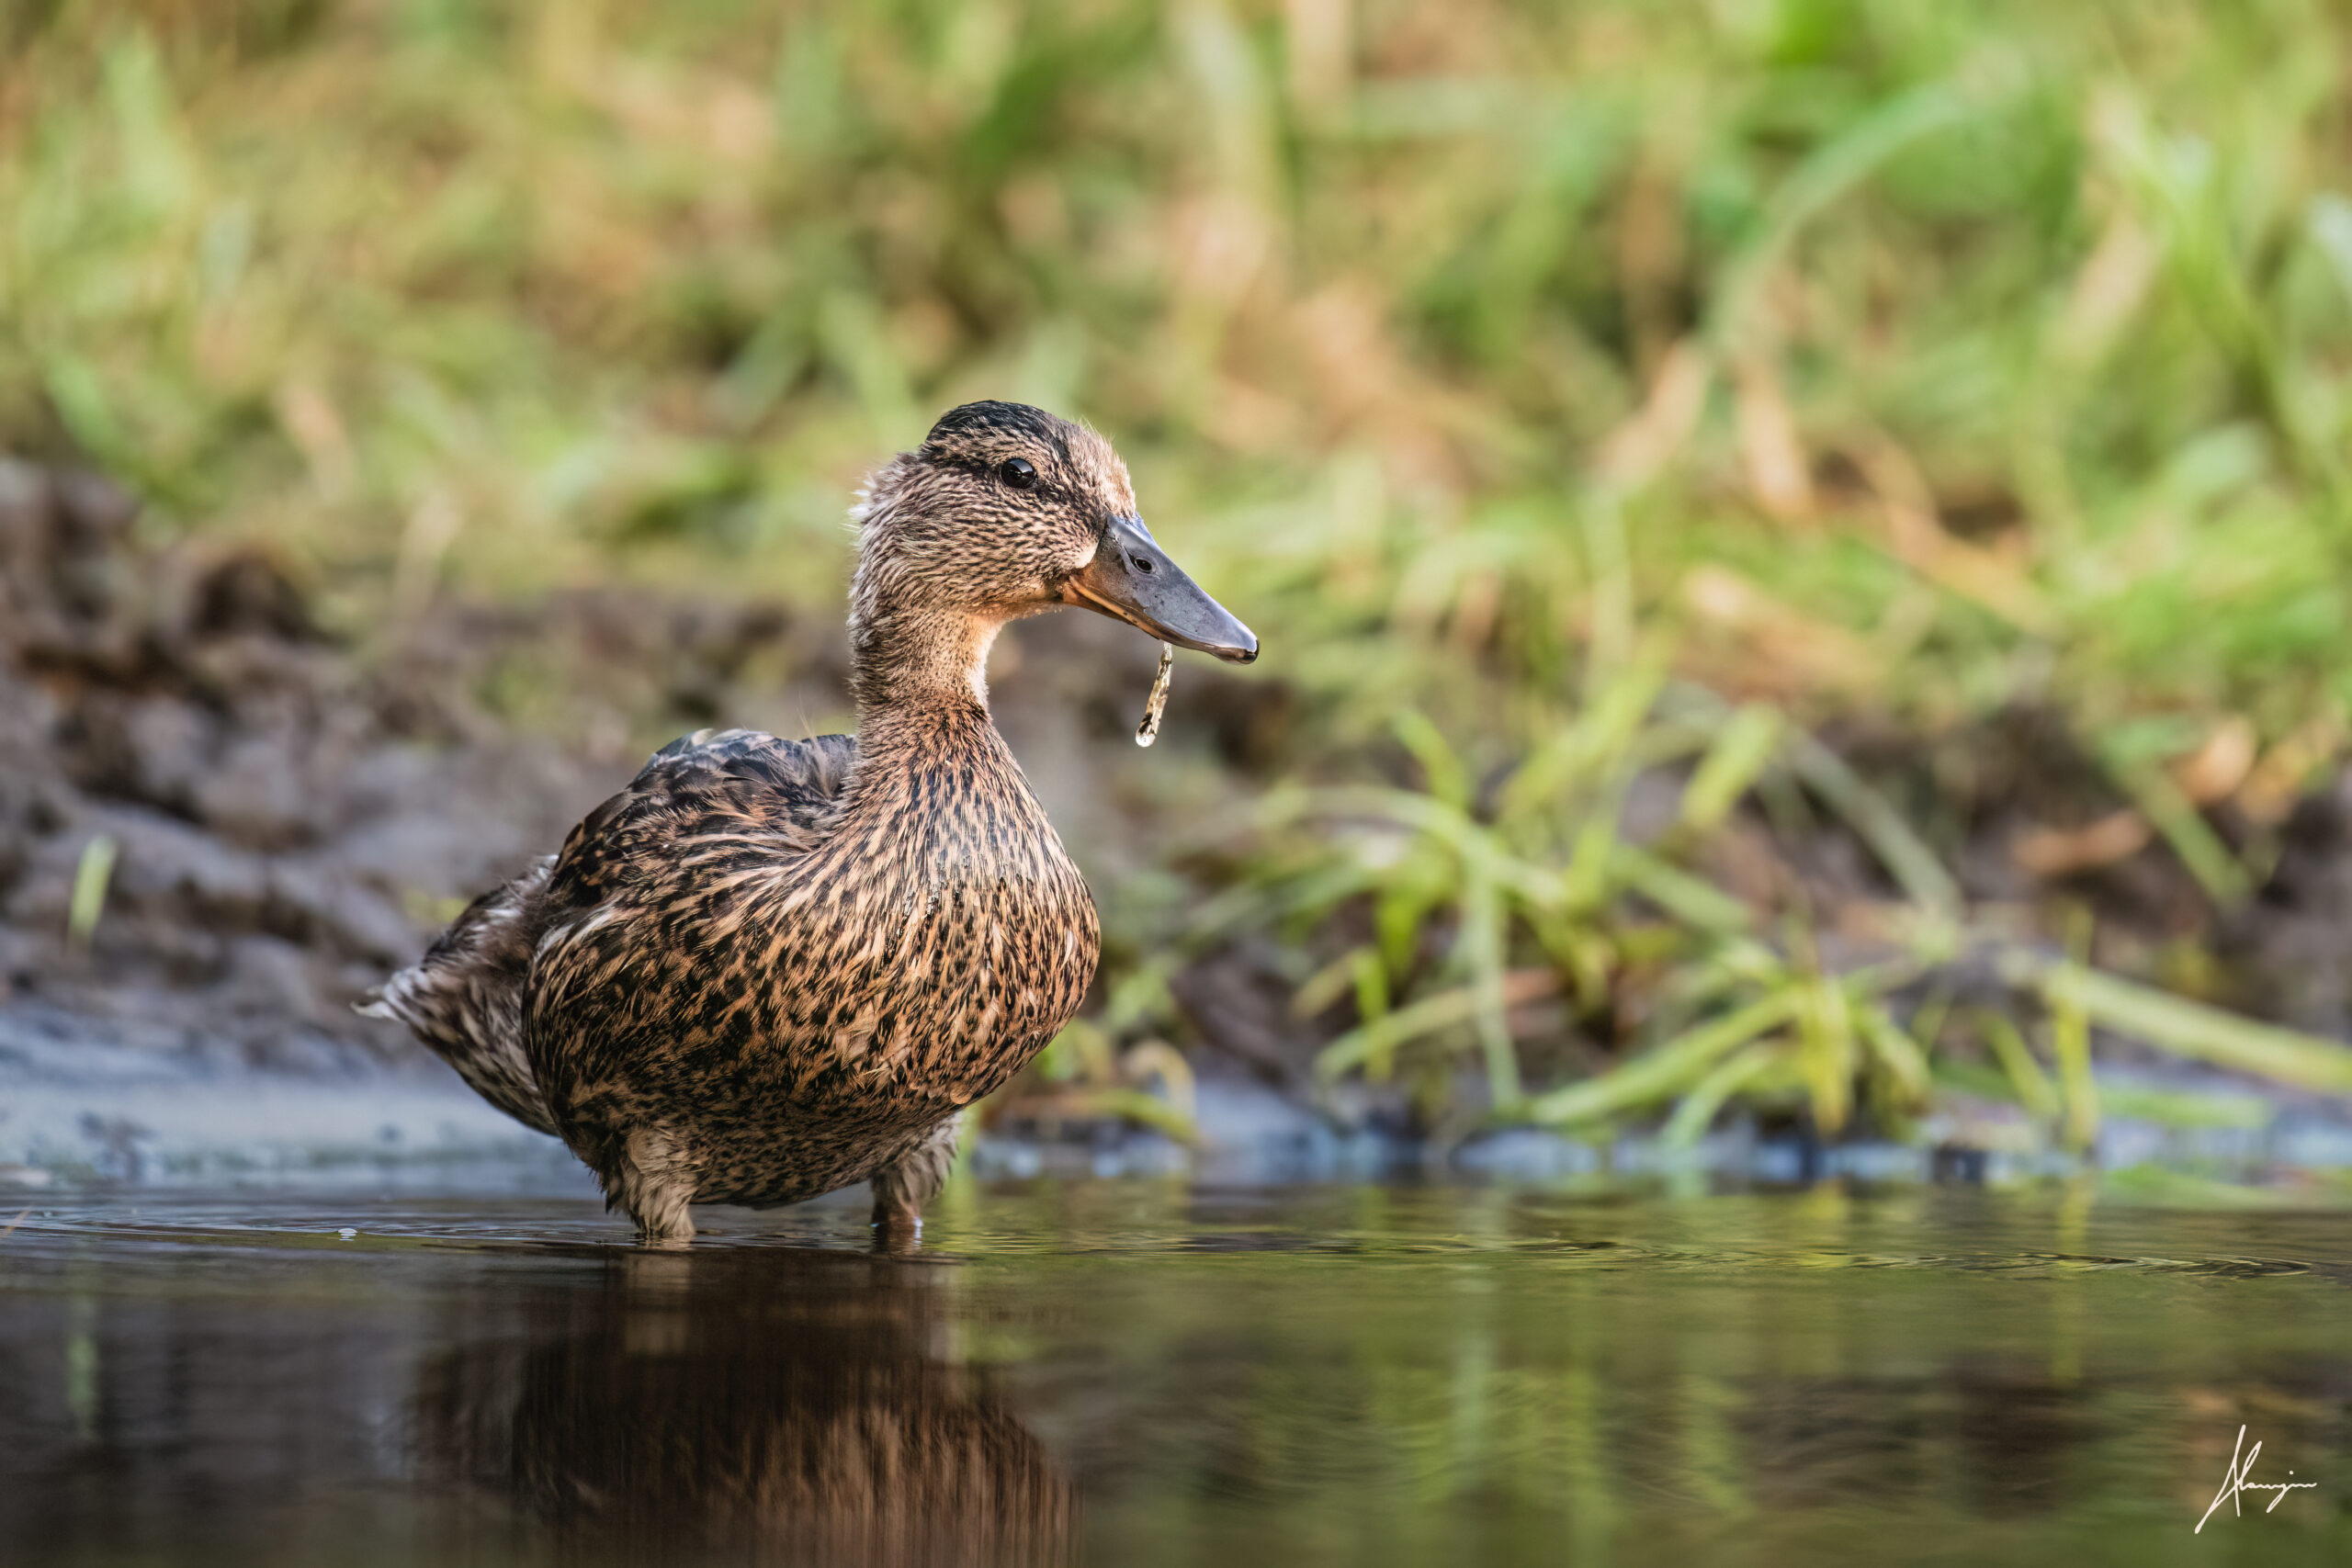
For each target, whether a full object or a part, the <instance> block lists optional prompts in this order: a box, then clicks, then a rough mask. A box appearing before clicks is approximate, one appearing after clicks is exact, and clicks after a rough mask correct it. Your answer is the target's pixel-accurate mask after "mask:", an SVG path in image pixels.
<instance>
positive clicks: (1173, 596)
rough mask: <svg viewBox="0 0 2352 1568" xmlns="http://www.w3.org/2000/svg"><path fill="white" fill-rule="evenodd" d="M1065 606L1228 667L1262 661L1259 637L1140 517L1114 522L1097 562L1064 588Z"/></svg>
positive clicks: (1118, 519)
mask: <svg viewBox="0 0 2352 1568" xmlns="http://www.w3.org/2000/svg"><path fill="white" fill-rule="evenodd" d="M1061 602H1062V603H1063V604H1075V605H1078V606H1079V607H1080V609H1086V610H1092V611H1093V612H1094V613H1095V614H1097V615H1108V616H1110V617H1111V618H1112V619H1113V620H1118V621H1125V622H1126V623H1127V625H1129V626H1135V627H1137V628H1138V629H1140V630H1143V631H1147V632H1149V633H1150V634H1151V635H1152V636H1153V637H1158V638H1159V640H1160V641H1162V642H1172V643H1174V644H1175V645H1176V646H1177V647H1179V648H1189V649H1194V650H1196V651H1198V652H1201V653H1213V654H1215V655H1216V657H1217V658H1219V659H1222V660H1225V661H1226V662H1227V663H1228V664H1247V663H1249V662H1250V660H1253V659H1255V658H1257V657H1258V639H1257V637H1256V636H1255V635H1253V634H1252V633H1251V632H1250V628H1249V627H1248V626H1243V625H1242V624H1241V623H1240V622H1239V621H1237V620H1235V619H1234V618H1233V613H1232V612H1231V611H1229V610H1227V608H1226V607H1225V606H1224V605H1222V604H1218V603H1217V602H1216V600H1214V599H1212V598H1210V597H1209V596H1208V595H1207V594H1206V593H1204V592H1201V587H1200V584H1198V583H1196V582H1194V581H1193V580H1192V579H1191V578H1189V577H1187V576H1185V575H1184V569H1183V568H1182V567H1180V566H1178V565H1177V564H1176V563H1175V562H1174V561H1172V560H1170V559H1169V558H1168V552H1167V551H1165V550H1163V549H1161V548H1160V547H1159V543H1158V541H1156V540H1154V539H1153V538H1152V536H1151V530H1150V529H1148V528H1146V527H1145V526H1144V525H1143V519H1142V518H1140V517H1121V518H1116V519H1114V521H1113V522H1112V524H1111V525H1110V527H1109V528H1108V529H1107V530H1106V531H1105V532H1104V533H1103V544H1102V547H1100V548H1099V549H1097V550H1096V551H1095V552H1094V558H1093V560H1091V561H1090V562H1089V563H1088V564H1087V567H1086V570H1083V571H1081V572H1080V573H1079V574H1078V575H1077V576H1075V577H1073V578H1071V579H1069V581H1066V582H1065V583H1063V584H1062V593H1061Z"/></svg>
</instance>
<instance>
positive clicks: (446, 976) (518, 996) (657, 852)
mask: <svg viewBox="0 0 2352 1568" xmlns="http://www.w3.org/2000/svg"><path fill="white" fill-rule="evenodd" d="M855 761H857V741H856V739H854V737H851V736H847V735H820V736H818V737H816V738H814V739H809V740H784V739H778V738H777V737H775V736H773V735H763V734H761V733H760V732H759V731H757V730H752V729H725V730H711V729H699V730H696V731H695V733H694V734H692V735H688V736H684V737H682V738H680V739H676V740H673V741H672V742H671V743H670V744H669V745H667V746H664V747H663V748H662V750H659V751H656V752H655V753H653V755H652V756H651V757H650V758H649V759H647V761H646V764H645V766H644V768H643V769H642V770H640V771H639V773H638V775H637V777H636V778H634V779H632V780H631V781H629V784H628V788H626V789H624V790H622V791H621V792H620V793H619V794H617V795H614V796H613V797H612V798H611V799H609V800H607V801H605V803H604V804H603V805H602V806H599V807H596V809H595V810H594V811H592V812H590V813H589V814H588V816H587V817H586V818H584V819H582V822H581V823H580V825H579V826H578V827H576V828H574V829H572V830H571V835H570V836H569V837H568V838H567V839H566V840H564V846H563V852H562V853H561V854H560V855H548V856H544V857H542V858H541V859H539V860H537V861H536V862H534V863H532V864H531V866H530V868H529V869H528V870H526V871H525V872H524V873H523V874H522V875H520V876H518V877H516V878H515V880H513V881H512V882H509V883H507V884H505V885H504V886H501V887H497V888H494V889H492V891H490V892H488V893H485V894H483V895H482V896H481V897H479V898H477V899H475V900H474V901H473V902H472V903H471V904H469V905H468V906H467V907H466V910H465V912H464V913H463V914H461V915H459V916H458V918H457V919H456V920H454V921H453V922H451V924H450V926H449V929H448V930H447V931H445V932H443V933H442V935H441V937H440V939H439V940H438V941H436V942H434V944H433V945H432V947H431V948H430V949H428V950H427V951H426V953H425V954H424V958H423V959H421V960H420V961H419V962H418V963H417V964H415V966H414V967H413V968H409V969H403V970H401V972H400V973H399V974H397V975H395V976H392V977H391V978H390V980H387V981H386V982H385V983H384V984H383V986H382V987H380V988H379V989H378V990H377V991H375V992H374V993H372V994H371V995H369V996H368V998H364V1000H363V1001H362V1003H361V1004H360V1005H359V1007H358V1011H359V1012H361V1013H363V1014H365V1015H366V1016H368V1017H370V1018H390V1019H396V1020H398V1021H401V1022H402V1023H404V1024H406V1025H408V1027H409V1029H410V1031H411V1032H413V1033H414V1034H415V1035H416V1037H417V1038H418V1039H420V1040H422V1041H423V1042H424V1043H425V1044H427V1045H429V1046H431V1047H432V1048H433V1050H434V1051H435V1053H437V1054H438V1055H440V1056H441V1057H442V1058H443V1059H445V1060H446V1061H447V1062H448V1064H449V1065H450V1066H453V1067H455V1068H456V1069H457V1070H458V1077H462V1078H463V1079H465V1080H466V1082H467V1083H468V1084H469V1086H471V1087H472V1089H474V1091H475V1092H476V1093H478V1094H480V1095H481V1097H482V1098H483V1099H484V1100H489V1101H490V1102H491V1103H492V1105H495V1106H497V1107H498V1108H499V1109H500V1110H501V1111H505V1112H506V1113H507V1114H508V1115H509V1116H512V1117H514V1118H515V1120H516V1121H518V1122H522V1123H524V1124H525V1125H526V1126H528V1127H533V1128H536V1129H537V1130H538V1131H540V1132H542V1133H553V1132H555V1131H556V1130H557V1129H556V1124H555V1120H554V1118H553V1117H552V1116H551V1115H550V1114H549V1113H548V1107H547V1102H546V1100H545V1098H544V1097H543V1096H542V1095H541V1094H540V1092H539V1086H538V1083H537V1079H536V1078H535V1077H533V1075H532V1072H531V1064H530V1057H529V1055H527V1053H526V1051H525V1049H524V1043H523V1017H524V1010H525V1005H526V993H527V991H528V988H529V985H530V976H531V960H532V956H533V954H534V953H536V952H537V949H538V946H539V943H540V939H541V938H542V937H544V936H545V935H546V934H547V933H548V929H549V927H550V926H552V925H554V924H556V923H557V922H558V921H560V920H562V919H566V918H567V917H571V916H578V915H582V914H584V913H585V912H587V911H588V910H589V909H591V908H594V906H596V905H598V904H601V903H604V902H605V900H607V899H608V898H611V897H614V896H616V895H617V894H621V893H623V892H624V891H626V890H628V889H630V888H633V887H636V886H641V885H642V884H643V883H644V882H645V881H646V879H647V877H646V874H647V871H648V869H649V868H650V867H651V866H654V865H657V864H659V863H661V862H662V859H663V858H665V857H664V852H665V851H666V850H667V849H668V848H669V847H670V846H671V845H672V844H673V842H674V840H676V838H677V837H678V835H679V832H680V830H681V829H684V828H688V827H694V826H702V827H707V826H708V825H709V824H710V823H711V822H712V821H713V819H714V818H730V817H736V818H742V819H743V822H744V825H745V826H746V827H757V828H758V829H763V830H764V831H765V832H767V833H770V834H777V835H780V836H783V837H785V838H786V839H798V840H803V841H804V842H807V843H814V841H815V840H816V838H817V836H818V835H819V834H820V832H821V830H822V829H823V828H824V826H825V824H826V823H827V822H828V821H829V820H830V819H831V815H832V811H833V807H834V805H835V803H836V802H837V801H838V799H839V798H840V795H841V793H842V785H843V784H844V783H846V782H847V780H848V778H849V773H850V768H851V766H852V764H854V762H855Z"/></svg>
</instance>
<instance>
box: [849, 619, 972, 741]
mask: <svg viewBox="0 0 2352 1568" xmlns="http://www.w3.org/2000/svg"><path fill="white" fill-rule="evenodd" d="M1003 624H1004V623H1003V622H1002V621H1001V620H1000V619H998V618H996V617H993V616H982V615H955V614H941V613H936V612H933V613H929V614H922V615H909V614H904V613H900V614H891V613H888V612H883V613H880V614H876V615H859V616H857V617H855V618H854V620H853V621H852V622H851V625H850V665H849V668H850V676H849V682H850V694H851V695H852V696H854V698H855V699H856V701H857V716H858V733H859V735H860V736H861V737H865V736H868V735H871V736H873V738H874V739H877V740H888V739H895V738H896V737H898V736H899V734H901V733H902V732H904V731H906V730H907V729H909V728H910V723H911V727H912V728H916V729H920V728H922V727H923V726H926V725H929V726H934V727H935V726H936V725H938V724H939V723H940V722H941V721H942V720H958V721H961V722H963V723H970V722H973V721H977V722H978V724H979V725H980V726H981V727H983V728H989V727H990V720H989V682H988V663H989V647H990V645H992V644H993V643H994V642H995V641H996V634H997V633H998V631H999V630H1000V629H1001V627H1002V626H1003ZM861 743H863V742H861Z"/></svg>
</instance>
